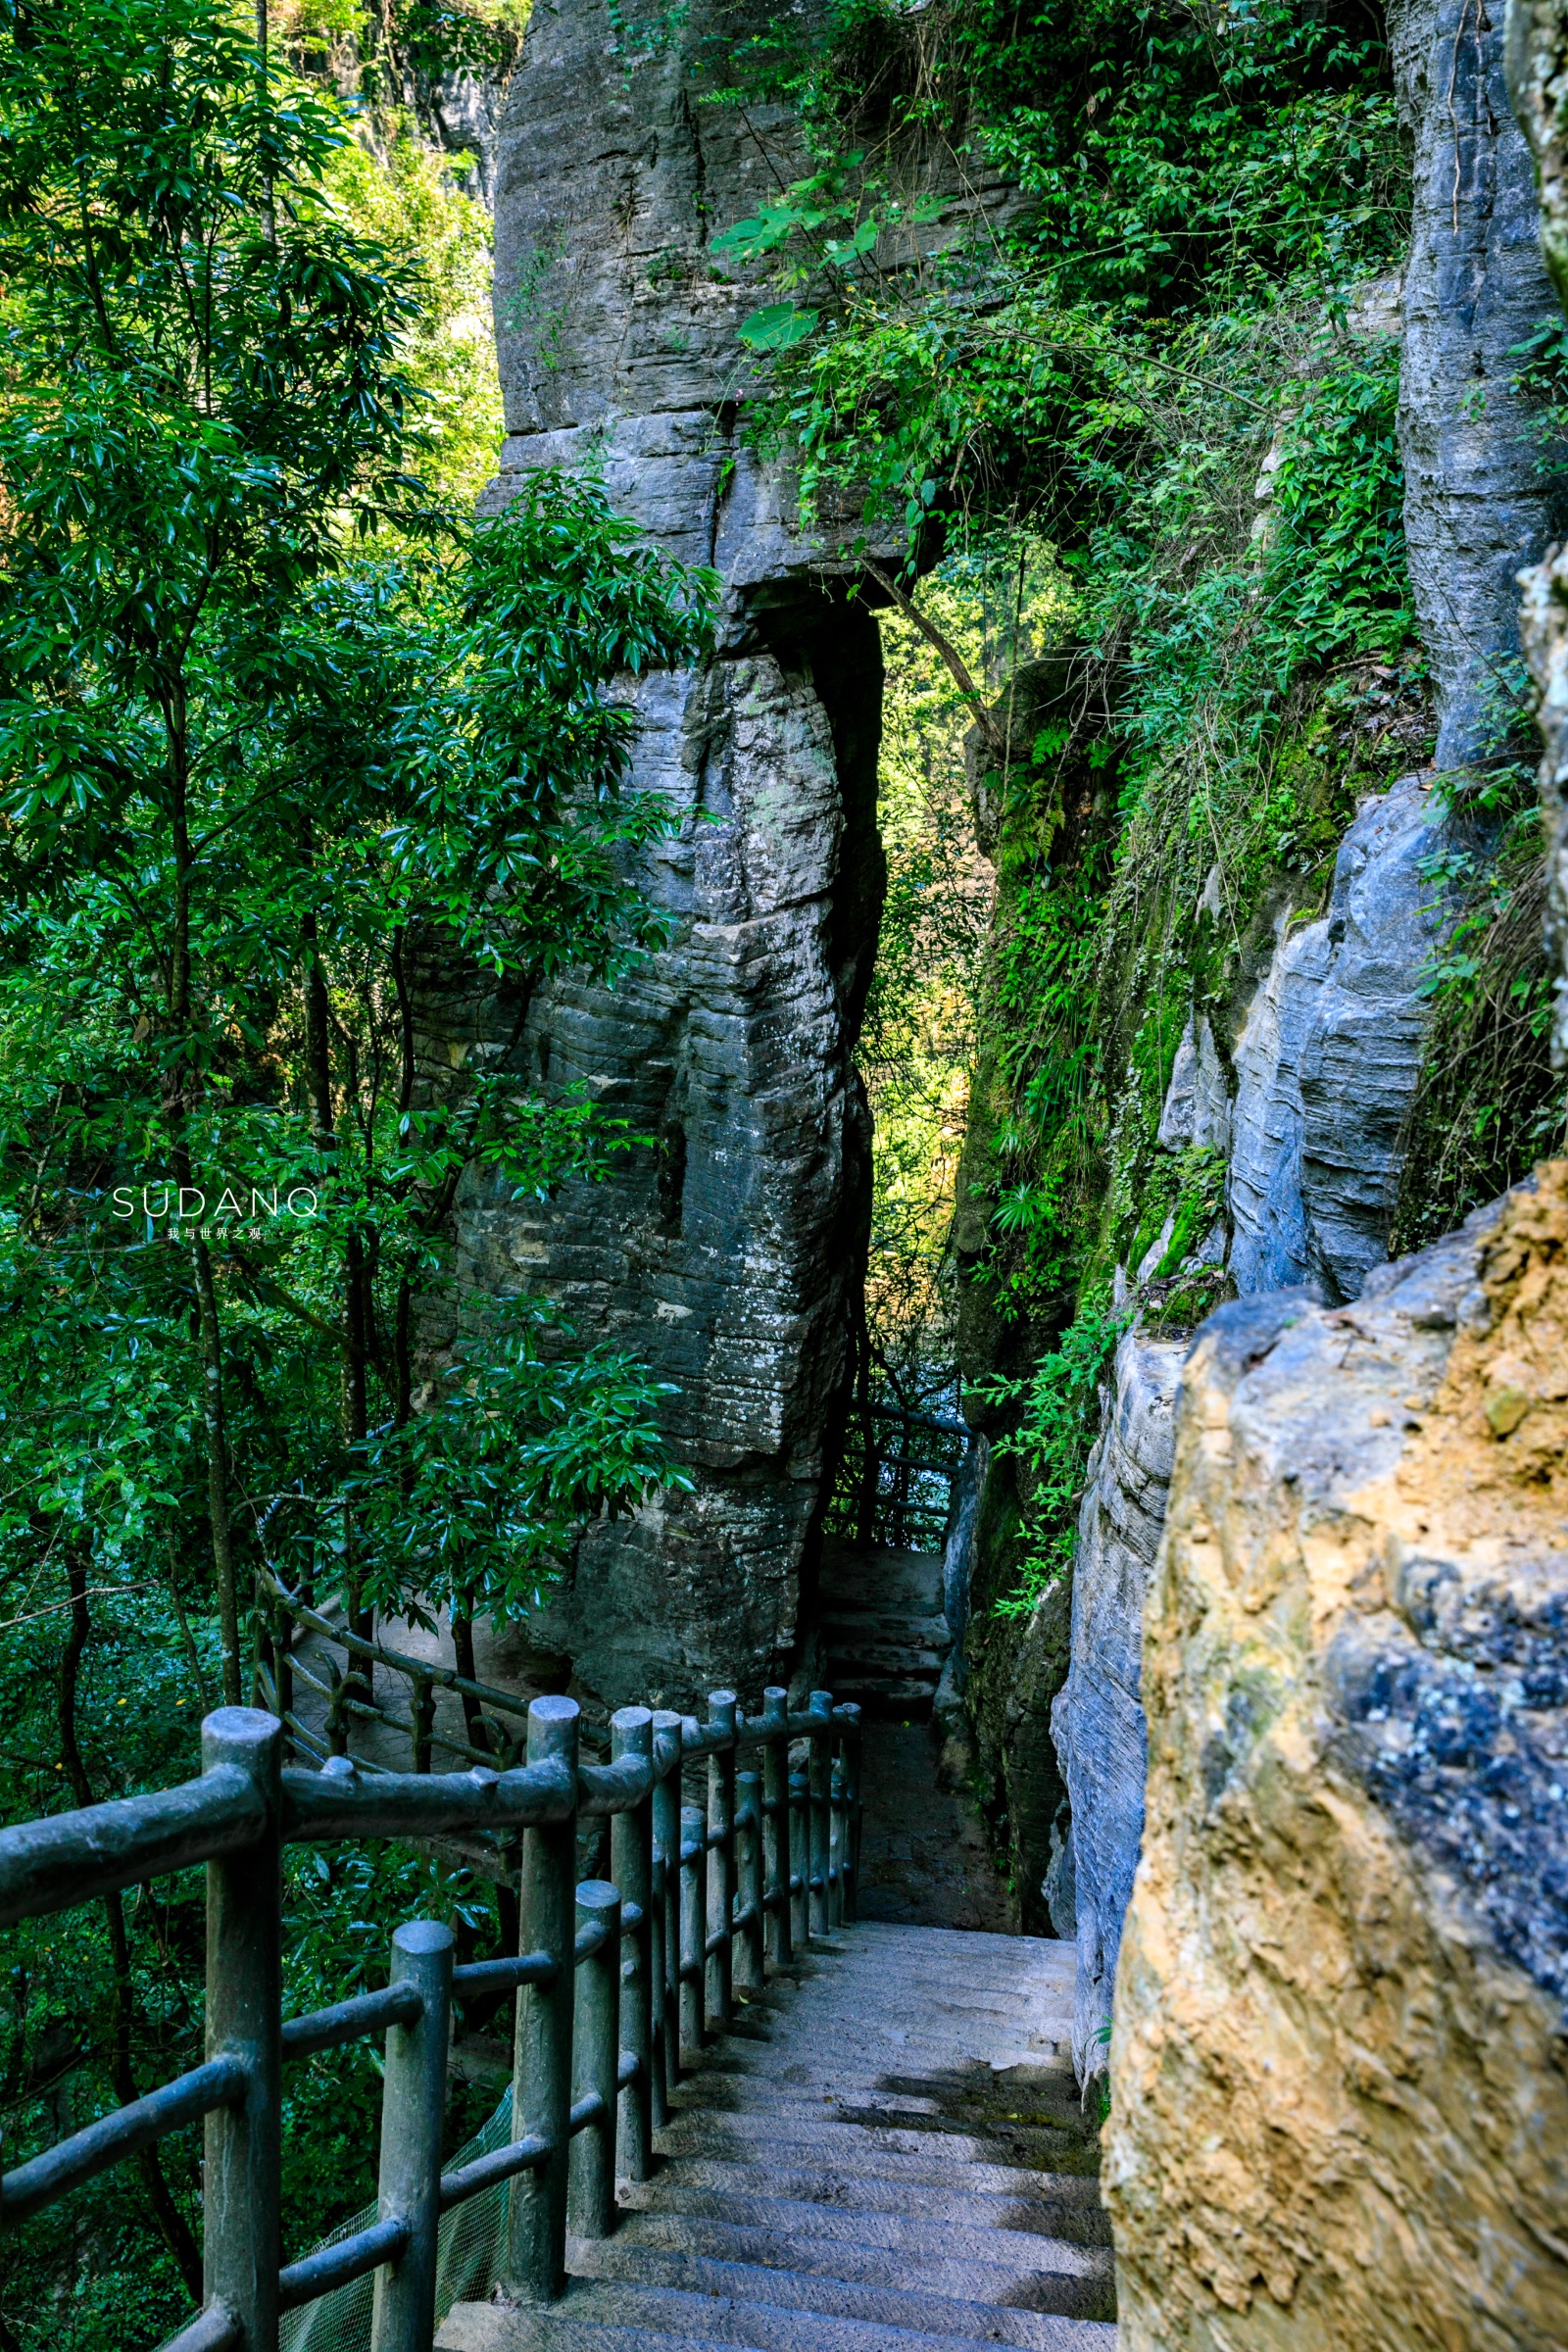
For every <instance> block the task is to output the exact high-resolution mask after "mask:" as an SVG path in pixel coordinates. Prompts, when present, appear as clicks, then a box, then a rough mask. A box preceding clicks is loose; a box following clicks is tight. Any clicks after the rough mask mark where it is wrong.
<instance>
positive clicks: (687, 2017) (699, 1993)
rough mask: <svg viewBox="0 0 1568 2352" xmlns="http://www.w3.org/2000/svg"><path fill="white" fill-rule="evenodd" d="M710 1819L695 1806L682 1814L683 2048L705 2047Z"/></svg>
mask: <svg viewBox="0 0 1568 2352" xmlns="http://www.w3.org/2000/svg"><path fill="white" fill-rule="evenodd" d="M707 1827H708V1825H707V1822H706V1821H705V1820H704V1818H703V1815H702V1812H701V1810H700V1809H699V1807H698V1806H696V1805H683V1806H682V1807H681V1814H680V1943H679V1949H680V2047H681V2049H682V2051H683V2052H684V2051H686V2050H700V2049H701V2048H702V2046H703V1978H704V1976H705V1975H706V1973H707V1972H706V1970H705V1968H704V1965H703V1921H704V1917H705V1912H704V1907H703V1838H704V1835H705V1833H706V1831H707Z"/></svg>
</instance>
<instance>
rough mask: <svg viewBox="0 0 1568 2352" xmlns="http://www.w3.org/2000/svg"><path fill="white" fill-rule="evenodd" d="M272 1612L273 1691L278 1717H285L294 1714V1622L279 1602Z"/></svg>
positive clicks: (286, 1609) (285, 1607)
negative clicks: (275, 1697)
mask: <svg viewBox="0 0 1568 2352" xmlns="http://www.w3.org/2000/svg"><path fill="white" fill-rule="evenodd" d="M273 1611H274V1614H273V1619H272V1629H273V1630H272V1656H273V1660H274V1664H273V1689H274V1691H275V1692H276V1696H277V1712H278V1714H279V1716H280V1717H286V1716H289V1715H292V1714H293V1712H294V1620H293V1618H292V1617H291V1616H290V1615H289V1613H288V1608H287V1605H286V1604H285V1603H284V1602H283V1601H281V1600H279V1601H274V1603H273Z"/></svg>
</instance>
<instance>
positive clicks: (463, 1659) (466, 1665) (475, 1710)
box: [452, 1609, 491, 1749]
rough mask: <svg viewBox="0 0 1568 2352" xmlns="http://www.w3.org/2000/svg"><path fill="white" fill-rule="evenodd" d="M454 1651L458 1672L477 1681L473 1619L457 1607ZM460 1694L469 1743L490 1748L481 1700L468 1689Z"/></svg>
mask: <svg viewBox="0 0 1568 2352" xmlns="http://www.w3.org/2000/svg"><path fill="white" fill-rule="evenodd" d="M452 1651H453V1655H454V1657H455V1658H456V1660H457V1665H458V1672H459V1673H460V1674H462V1675H466V1677H467V1679H468V1681H469V1682H470V1683H476V1682H477V1681H478V1679H479V1677H478V1675H477V1674H476V1673H475V1671H474V1664H473V1619H472V1618H471V1617H460V1616H459V1615H458V1612H457V1610H456V1609H454V1610H453V1612H452ZM459 1695H460V1696H461V1698H462V1700H463V1720H464V1722H465V1724H466V1726H467V1732H468V1743H469V1745H470V1746H471V1747H482V1748H485V1749H489V1748H490V1746H491V1740H490V1726H489V1725H488V1724H487V1723H486V1721H485V1719H484V1716H483V1714H482V1713H481V1712H480V1707H479V1701H478V1700H477V1699H476V1698H474V1697H471V1696H470V1694H469V1693H468V1692H467V1691H462V1692H460V1693H459Z"/></svg>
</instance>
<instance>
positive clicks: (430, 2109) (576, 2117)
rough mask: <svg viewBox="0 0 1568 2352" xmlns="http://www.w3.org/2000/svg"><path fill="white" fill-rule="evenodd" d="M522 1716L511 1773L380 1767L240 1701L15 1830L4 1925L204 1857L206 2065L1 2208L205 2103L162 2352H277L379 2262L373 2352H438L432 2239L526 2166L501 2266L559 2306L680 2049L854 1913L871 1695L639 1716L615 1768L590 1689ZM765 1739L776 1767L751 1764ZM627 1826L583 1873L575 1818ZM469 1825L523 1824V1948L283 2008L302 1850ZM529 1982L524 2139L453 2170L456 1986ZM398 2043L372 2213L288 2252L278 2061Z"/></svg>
mask: <svg viewBox="0 0 1568 2352" xmlns="http://www.w3.org/2000/svg"><path fill="white" fill-rule="evenodd" d="M509 1703H510V1704H511V1705H514V1706H515V1705H517V1704H519V1703H520V1702H517V1701H515V1700H514V1701H510V1702H509ZM525 1722H526V1750H525V1761H523V1762H522V1763H520V1764H518V1765H515V1766H514V1767H513V1768H512V1769H509V1770H504V1771H499V1772H498V1771H496V1770H494V1769H492V1768H491V1767H489V1766H486V1765H479V1766H476V1767H475V1768H474V1769H472V1770H471V1771H468V1772H463V1773H450V1774H447V1773H434V1772H429V1771H426V1772H423V1773H389V1772H384V1771H383V1772H378V1773H376V1774H374V1775H368V1774H367V1773H366V1772H364V1771H363V1770H362V1769H361V1768H360V1766H358V1765H357V1764H356V1763H355V1762H354V1761H353V1760H352V1759H351V1758H349V1757H347V1756H333V1757H331V1758H329V1759H328V1761H327V1762H326V1764H325V1765H324V1766H323V1768H322V1769H321V1770H320V1771H319V1772H316V1771H303V1770H298V1769H294V1768H291V1767H285V1765H284V1763H283V1744H284V1740H285V1736H286V1735H285V1729H284V1726H283V1724H282V1723H280V1722H279V1720H278V1719H277V1717H276V1716H274V1715H272V1714H270V1713H266V1712H264V1711H263V1710H261V1709H257V1708H249V1707H221V1708H220V1709H219V1710H218V1711H217V1713H215V1714H212V1715H209V1716H208V1717H207V1719H206V1721H205V1723H204V1724H203V1725H202V1764H203V1770H202V1774H201V1777H200V1778H199V1779H198V1780H194V1781H187V1782H185V1783H184V1784H183V1785H182V1786H181V1787H179V1788H177V1789H167V1790H164V1791H161V1792H159V1793H157V1794H154V1795H150V1796H138V1797H127V1798H124V1799H123V1800H121V1801H120V1802H118V1803H114V1804H106V1805H92V1806H89V1807H87V1808H86V1809H85V1810H84V1811H81V1812H77V1813H65V1814H57V1815H54V1816H52V1817H51V1818H49V1819H47V1820H43V1821H32V1822H25V1823H23V1824H21V1825H20V1826H19V1827H17V1828H15V1829H10V1830H6V1831H3V1832H0V1925H8V1924H10V1923H11V1922H13V1921H16V1920H19V1919H26V1918H30V1917H36V1916H38V1915H39V1914H43V1913H49V1912H56V1911H62V1910H66V1909H68V1908H70V1907H71V1906H73V1905H74V1904H77V1903H84V1902H88V1901H91V1900H92V1899H93V1898H94V1897H97V1896H101V1895H104V1894H107V1893H109V1892H111V1891H112V1890H113V1889H115V1888H117V1887H129V1886H134V1885H137V1884H139V1883H140V1882H142V1881H144V1880H148V1879H155V1878H161V1877H164V1876H166V1875H168V1874H169V1873H171V1872H172V1871H177V1870H185V1869H188V1868H190V1867H191V1866H192V1865H193V1864H195V1863H205V1864H206V1867H207V2012H206V2057H205V2061H204V2063H203V2064H202V2065H201V2066H199V2067H197V2068H195V2069H194V2070H193V2071H192V2072H191V2073H189V2074H187V2075H183V2076H181V2077H180V2078H179V2080H178V2081H177V2082H168V2083H165V2084H164V2085H163V2086H162V2087H161V2088H159V2089H157V2090H153V2091H150V2092H149V2093H148V2094H147V2096H146V2097H145V2098H141V2099H137V2100H135V2101H133V2102H132V2103H131V2104H130V2105H129V2106H127V2107H123V2108H121V2109H119V2110H118V2112H116V2113H115V2114H112V2115H108V2116H104V2117H102V2118H100V2120H99V2121H98V2122H97V2123H94V2124H90V2125H89V2126H88V2127H87V2129H86V2130H85V2131H78V2132H76V2133H74V2134H73V2136H72V2137H71V2138H69V2139H66V2140H63V2141H61V2142H60V2143H59V2145H57V2146H56V2147H53V2148H50V2149H48V2150H46V2151H45V2153H44V2154H42V2155H39V2156H35V2157H33V2158H31V2159H30V2160H29V2161H28V2162H27V2163H25V2164H22V2165H19V2166H17V2167H16V2169H15V2170H14V2171H12V2172H9V2173H7V2174H5V2175H4V2177H3V2179H0V2222H19V2221H23V2220H25V2218H26V2217H27V2216H28V2215H30V2214H32V2213H35V2212H37V2211H38V2210H39V2209H40V2208H41V2207H43V2206H45V2205H48V2204H51V2203H52V2202H53V2201H54V2200H55V2199H56V2198H57V2197H62V2196H65V2195H67V2194H69V2192H70V2191H71V2190H72V2189H73V2188H75V2187H77V2186H79V2185H80V2184H81V2183H82V2182H83V2181H86V2180H91V2179H92V2178H93V2176H94V2175H95V2174H97V2173H100V2172H103V2171H104V2170H106V2169H107V2168H108V2167H109V2166H111V2165H114V2164H118V2163H121V2162H123V2160H124V2159H125V2158H127V2157H129V2156H132V2155H134V2154H135V2153H136V2152H137V2150H138V2149H140V2148H143V2147H145V2146H147V2145H148V2144H149V2143H150V2142H151V2141H153V2140H156V2139H159V2138H162V2137H163V2136H164V2135H165V2134H166V2133H167V2132H170V2131H178V2130H179V2129H180V2128H181V2127H182V2126H185V2125H188V2124H190V2123H193V2122H194V2121H196V2120H197V2118H199V2117H203V2118H205V2121H206V2154H205V2165H204V2172H203V2188H202V2196H203V2222H204V2249H203V2272H204V2289H205V2293H204V2308H203V2310H202V2312H201V2314H200V2316H199V2317H198V2318H196V2319H195V2320H193V2321H192V2322H191V2324H190V2325H189V2327H185V2328H183V2329H182V2330H181V2331H180V2333H179V2334H178V2335H176V2336H174V2337H172V2339H171V2340H170V2342H169V2344H168V2345H166V2347H165V2352H231V2348H232V2352H277V2344H278V2322H279V2319H280V2317H281V2315H282V2314H283V2313H284V2312H286V2311H290V2310H294V2309H296V2308H297V2307H299V2306H300V2305H302V2304H305V2303H309V2302H311V2301H313V2300H314V2299H315V2298H316V2297H317V2296H319V2295H322V2294H325V2293H326V2292H327V2291H328V2290H329V2289H331V2288H334V2287H338V2286H341V2285H344V2284H345V2283H347V2282H348V2281H349V2280H351V2279H354V2278H363V2277H365V2276H366V2275H367V2274H368V2273H369V2272H372V2271H373V2272H374V2274H375V2287H374V2316H373V2321H372V2327H371V2345H372V2352H430V2345H431V2343H432V2340H433V2336H434V2330H435V2291H436V2288H435V2279H436V2231H437V2225H438V2223H439V2221H440V2218H441V2216H442V2215H443V2214H444V2213H446V2212H448V2211H450V2210H451V2209H452V2208H453V2207H454V2206H456V2205H459V2204H462V2203H463V2202H465V2201H466V2199H467V2198H469V2197H472V2196H476V2195H478V2194H479V2192H480V2191H481V2190H483V2189H487V2188H490V2187H493V2186H495V2185H496V2183H498V2182H500V2181H503V2180H509V2181H511V2182H512V2184H513V2185H512V2191H511V2197H510V2211H509V2223H508V2231H507V2242H506V2248H505V2253H504V2257H503V2264H502V2272H503V2276H502V2278H501V2281H500V2282H501V2284H502V2285H503V2286H504V2287H505V2289H506V2290H507V2291H508V2292H509V2293H510V2294H511V2295H512V2296H513V2297H514V2298H515V2299H516V2300H517V2301H520V2302H532V2303H541V2302H549V2301H551V2300H553V2299H554V2298H555V2297H556V2296H557V2295H559V2294H560V2293H561V2292H562V2289H563V2287H564V2276H565V2242H566V2232H567V2229H568V2226H569V2228H570V2229H572V2231H573V2232H575V2233H576V2234H577V2235H579V2236H585V2237H593V2236H603V2235H604V2234H605V2233H606V2232H607V2231H608V2230H609V2229H611V2228H612V2227H613V2221H614V2213H615V2180H616V2177H617V2171H618V2173H619V2174H620V2175H621V2176H622V2177H624V2178H627V2179H629V2180H645V2179H646V2178H647V2177H648V2172H649V2166H650V2158H651V2149H652V2136H653V2132H654V2131H655V2130H656V2129H658V2127H659V2126H660V2125H661V2124H662V2122H663V2121H664V2120H665V2117H666V2115H667V2112H668V2101H669V2094H670V2091H671V2089H672V2088H673V2085H674V2083H675V2082H676V2080H677V2078H678V2075H679V2071H680V2067H681V2064H682V2051H683V2049H684V2050H686V2051H695V2050H697V2049H699V2048H700V2047H701V2045H702V2042H703V2039H704V2037H705V2034H712V2033H720V2032H722V2031H723V2030H724V2029H725V2028H726V2026H727V2025H728V2023H729V2019H730V2012H731V2005H732V2001H733V1997H734V1993H735V1990H736V1989H737V1987H738V1988H740V1989H743V1990H749V1989H751V1988H754V1987H756V1986H759V1985H761V1984H762V1983H763V1981H764V1978H765V1974H766V1970H767V1968H768V1967H769V1966H774V1967H777V1966H781V1965H783V1964H784V1963H786V1962H788V1961H789V1960H790V1959H791V1957H792V1956H793V1954H794V1953H796V1952H797V1951H800V1950H803V1949H804V1948H805V1947H806V1945H807V1943H808V1942H809V1938H810V1937H811V1936H823V1935H826V1934H828V1933H829V1932H831V1930H833V1929H834V1928H836V1927H837V1926H838V1925H840V1923H841V1922H843V1921H847V1920H853V1919H854V1917H855V1911H856V1899H855V1897H856V1874H857V1856H858V1843H859V1710H858V1708H856V1707H849V1706H845V1707H835V1706H834V1705H833V1702H832V1698H831V1695H830V1694H829V1693H828V1692H827V1691H812V1692H811V1694H810V1698H809V1705H808V1706H807V1708H806V1709H805V1711H804V1712H802V1711H797V1712H795V1713H791V1712H790V1711H789V1708H788V1703H787V1694H786V1693H785V1692H784V1691H781V1690H770V1691H766V1692H765V1693H764V1705H763V1710H762V1713H761V1714H760V1716H755V1717H747V1716H745V1715H744V1714H743V1713H742V1711H741V1709H740V1708H739V1707H738V1705H737V1703H736V1699H735V1695H734V1693H733V1692H732V1691H714V1692H713V1693H712V1694H711V1698H710V1700H709V1714H708V1722H707V1723H706V1724H704V1725H699V1724H698V1722H697V1721H696V1719H695V1718H694V1717H691V1716H686V1717H682V1716H680V1715H678V1714H675V1713H671V1712H668V1711H661V1712H658V1713H652V1712H650V1710H649V1709H648V1708H646V1707H623V1708H621V1709H620V1711H619V1713H618V1714H616V1715H614V1716H613V1717H612V1719H611V1753H610V1758H609V1760H608V1761H607V1762H600V1763H593V1762H589V1761H587V1760H585V1759H584V1758H583V1757H582V1756H581V1755H580V1754H579V1737H578V1735H579V1719H578V1709H577V1705H576V1702H575V1700H573V1699H569V1698H536V1699H535V1700H533V1701H532V1703H531V1704H530V1705H529V1706H528V1708H527V1711H526V1718H525ZM792 1746H794V1747H795V1748H796V1755H797V1759H798V1760H804V1762H805V1765H806V1769H805V1770H804V1771H796V1770H792V1769H791V1749H792ZM743 1754H744V1755H748V1756H750V1757H751V1758H753V1759H754V1761H755V1762H756V1764H758V1765H759V1766H760V1770H747V1771H744V1772H743V1771H740V1770H738V1769H737V1766H738V1761H739V1759H740V1757H741V1756H742V1755H743ZM702 1768H706V1780H707V1802H706V1805H703V1806H697V1805H683V1803H682V1793H683V1779H684V1776H685V1774H686V1773H687V1772H689V1771H692V1770H694V1769H702ZM606 1816H608V1817H609V1821H610V1868H611V1877H610V1879H608V1880H605V1879H591V1880H587V1881H585V1882H583V1883H581V1884H579V1883H578V1881H577V1829H578V1822H579V1819H580V1818H582V1817H587V1818H590V1819H591V1818H594V1817H599V1818H603V1817H606ZM473 1833H479V1834H481V1835H487V1836H489V1837H493V1838H495V1839H496V1840H497V1841H498V1842H499V1841H503V1840H507V1839H518V1840H520V1862H519V1873H518V1888H519V1917H520V1923H521V1925H520V1933H519V1936H518V1948H517V1951H516V1953H515V1955H511V1956H508V1957H504V1958H502V1959H498V1960H486V1961H480V1962H477V1963H475V1964H474V1965H473V1966H471V1967H464V1968H460V1967H456V1966H455V1965H454V1958H453V1936H452V1932H451V1930H450V1929H449V1928H448V1927H447V1926H446V1924H445V1923H444V1922H438V1921H432V1920H417V1921H413V1922H410V1923H409V1924H408V1925H406V1926H404V1927H400V1928H399V1929H398V1930H397V1931H396V1933H395V1934H394V1936H393V1937H392V1957H391V1967H390V1970H389V1976H388V1983H387V1985H385V1987H384V1988H383V1989H382V1990H381V1991H378V1992H370V1993H365V1994H362V1995H360V1996H359V1997H358V1998H356V1999H353V2000H347V2001H342V2002H339V2003H338V2004H337V2005H336V2006H335V2007H333V2008H329V2009H322V2010H319V2011H317V2012H316V2013H315V2014H314V2015H312V2016H309V2017H296V2018H288V2019H285V2018H284V2017H283V2014H282V1962H281V1953H282V1930H283V1920H282V1870H281V1853H282V1848H283V1846H284V1845H285V1844H299V1843H319V1842H323V1841H327V1840H332V1841H336V1840H339V1839H343V1838H432V1837H437V1838H438V1837H442V1836H453V1835H471V1834H473ZM514 1990H515V1993H516V2022H515V2068H514V2075H513V2137H512V2141H511V2144H510V2145H509V2146H506V2147H503V2148H499V2149H497V2150H495V2151H494V2152H493V2153H491V2154H489V2155H486V2156H482V2157H480V2158H479V2159H478V2160H477V2161H476V2162H474V2163H471V2164H468V2165H466V2166H465V2167H464V2168H463V2169H462V2170H461V2171H458V2172H444V2171H443V2170H442V2141H443V2131H444V2123H445V2111H446V2088H447V2054H448V2040H449V2031H450V2026H449V2021H450V2014H451V2005H452V2001H453V1998H454V1995H458V1996H463V1995H469V1996H479V1995H483V1994H489V1993H496V1992H511V1991H514ZM381 2033H384V2034H385V2036H386V2066H385V2077H384V2088H383V2093H382V2116H381V2155H380V2175H379V2184H378V2211H377V2218H376V2220H375V2221H374V2222H373V2223H372V2224H370V2225H369V2226H368V2228H366V2229H361V2230H358V2231H357V2232H355V2233H354V2234H353V2235H352V2236H349V2237H346V2238H343V2239H341V2240H338V2241H336V2242H334V2243H332V2244H330V2245H328V2246H325V2247H323V2248H322V2249H321V2250H319V2252H317V2253H315V2254H312V2255H310V2256H308V2257H307V2258H306V2259H304V2260H303V2261H299V2262H294V2263H289V2264H285V2263H284V2262H283V2259H282V2248H281V2245H280V2231H279V2194H280V2189H279V2174H280V2162H281V2135H280V2117H281V2108H282V2095H281V2094H282V2070H283V2067H284V2066H285V2065H286V2064H287V2063H288V2062H289V2061H290V2060H291V2059H294V2058H299V2057H303V2056H306V2055H307V2054H309V2053H310V2052H312V2051H317V2050H324V2049H331V2048H333V2047H336V2046H339V2045H341V2044H343V2043H345V2042H349V2041H352V2040H355V2039H357V2038H359V2037H360V2036H362V2035H366V2034H381Z"/></svg>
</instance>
